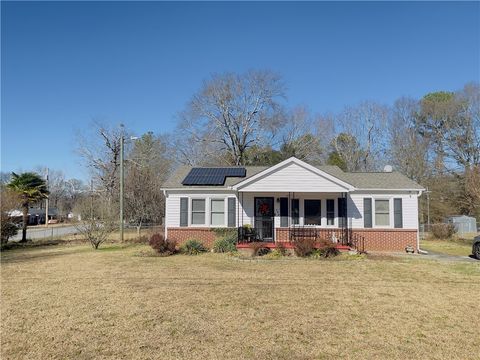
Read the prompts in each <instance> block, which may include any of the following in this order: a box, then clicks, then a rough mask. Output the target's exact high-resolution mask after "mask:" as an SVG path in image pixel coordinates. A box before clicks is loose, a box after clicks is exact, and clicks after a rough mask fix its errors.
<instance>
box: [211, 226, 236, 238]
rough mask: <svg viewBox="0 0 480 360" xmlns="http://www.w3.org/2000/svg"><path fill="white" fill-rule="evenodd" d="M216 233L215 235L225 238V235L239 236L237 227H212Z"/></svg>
mask: <svg viewBox="0 0 480 360" xmlns="http://www.w3.org/2000/svg"><path fill="white" fill-rule="evenodd" d="M211 230H212V231H213V232H214V233H215V236H217V237H219V238H224V237H228V238H229V237H233V236H235V237H237V233H238V230H237V228H233V229H232V228H212V229H211Z"/></svg>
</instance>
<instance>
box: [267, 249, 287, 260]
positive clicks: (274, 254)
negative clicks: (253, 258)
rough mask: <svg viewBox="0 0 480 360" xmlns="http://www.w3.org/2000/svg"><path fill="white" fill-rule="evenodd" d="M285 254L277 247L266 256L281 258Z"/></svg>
mask: <svg viewBox="0 0 480 360" xmlns="http://www.w3.org/2000/svg"><path fill="white" fill-rule="evenodd" d="M284 256H285V255H284V254H282V252H281V251H280V250H278V249H276V248H275V249H273V250H272V251H270V252H269V253H268V254H267V255H265V257H266V258H268V259H281V258H282V257H284Z"/></svg>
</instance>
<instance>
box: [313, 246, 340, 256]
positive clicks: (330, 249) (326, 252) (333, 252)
mask: <svg viewBox="0 0 480 360" xmlns="http://www.w3.org/2000/svg"><path fill="white" fill-rule="evenodd" d="M339 254H340V251H339V250H338V249H337V248H336V247H335V246H334V245H327V246H324V247H321V248H320V249H314V250H313V251H312V253H311V254H310V257H312V258H315V259H319V258H330V257H335V256H337V255H339Z"/></svg>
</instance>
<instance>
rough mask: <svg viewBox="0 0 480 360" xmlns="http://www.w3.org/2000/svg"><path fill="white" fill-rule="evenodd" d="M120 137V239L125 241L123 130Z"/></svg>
mask: <svg viewBox="0 0 480 360" xmlns="http://www.w3.org/2000/svg"><path fill="white" fill-rule="evenodd" d="M120 126H121V127H122V133H121V137H120V241H121V242H123V190H124V189H123V186H124V175H123V147H124V142H125V135H124V131H123V124H122V125H120Z"/></svg>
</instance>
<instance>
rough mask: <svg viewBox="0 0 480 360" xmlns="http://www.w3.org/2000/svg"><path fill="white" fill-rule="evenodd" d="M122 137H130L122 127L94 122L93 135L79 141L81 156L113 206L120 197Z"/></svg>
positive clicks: (82, 137) (84, 136)
mask: <svg viewBox="0 0 480 360" xmlns="http://www.w3.org/2000/svg"><path fill="white" fill-rule="evenodd" d="M122 136H126V137H127V136H128V132H127V131H126V130H125V129H124V128H123V127H122V126H119V127H108V126H105V125H102V124H100V123H99V122H94V123H93V126H92V130H91V133H88V134H85V133H84V134H80V135H79V139H78V144H79V145H78V149H77V150H78V152H79V154H80V155H81V156H82V157H83V159H84V161H85V164H86V166H87V167H88V168H89V169H90V171H91V172H92V176H93V179H94V181H95V182H96V183H97V184H98V186H99V187H101V188H102V189H103V190H104V191H105V195H106V198H107V200H108V201H109V202H110V203H111V204H112V203H114V200H115V199H117V197H118V196H117V194H118V189H119V166H120V139H121V137H122Z"/></svg>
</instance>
